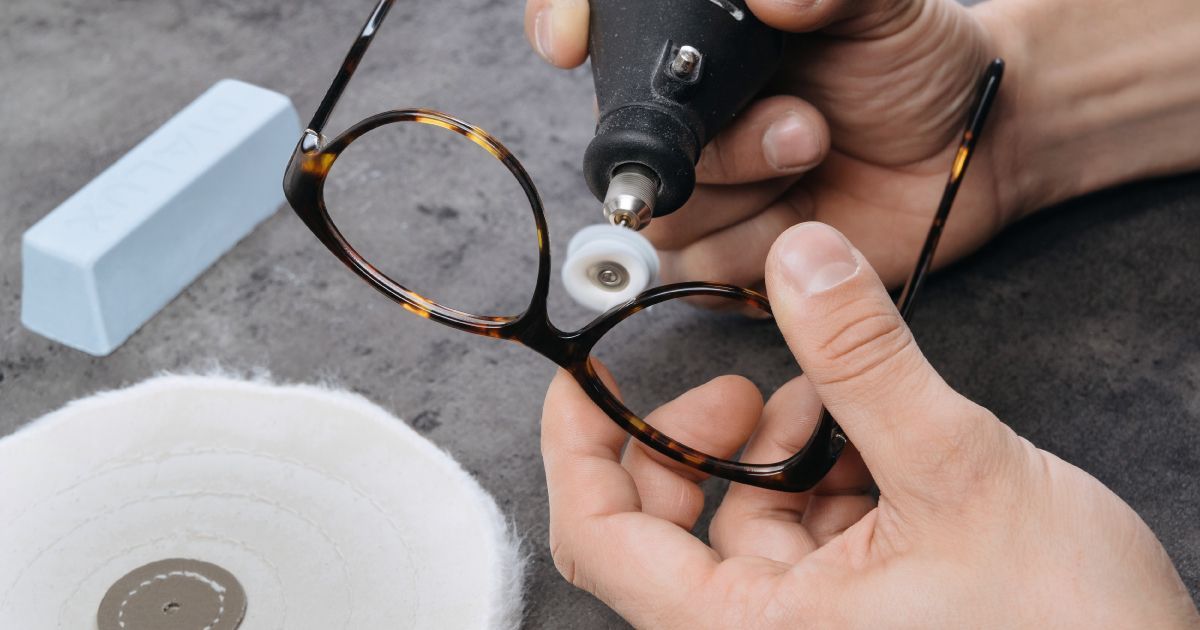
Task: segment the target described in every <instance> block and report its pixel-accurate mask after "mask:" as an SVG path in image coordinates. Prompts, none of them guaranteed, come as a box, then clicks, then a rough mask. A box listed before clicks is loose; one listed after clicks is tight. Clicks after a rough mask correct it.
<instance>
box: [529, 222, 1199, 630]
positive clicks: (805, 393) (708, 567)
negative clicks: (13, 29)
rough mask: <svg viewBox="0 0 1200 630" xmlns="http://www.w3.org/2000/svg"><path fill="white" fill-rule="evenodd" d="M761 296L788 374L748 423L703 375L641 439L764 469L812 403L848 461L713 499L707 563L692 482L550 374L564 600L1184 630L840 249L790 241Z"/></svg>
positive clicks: (1186, 612)
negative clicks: (657, 433)
mask: <svg viewBox="0 0 1200 630" xmlns="http://www.w3.org/2000/svg"><path fill="white" fill-rule="evenodd" d="M766 278H767V284H768V285H769V288H770V289H771V291H772V303H773V306H774V311H775V315H776V318H777V322H778V324H779V326H780V329H781V330H782V332H783V334H784V336H785V338H786V339H787V342H788V345H789V347H790V348H791V350H792V352H793V353H794V354H795V355H796V358H797V360H798V361H799V363H800V365H801V367H802V368H803V369H804V371H805V376H803V377H800V378H798V379H796V380H794V381H791V382H790V383H788V384H786V385H784V386H783V387H782V388H781V389H780V390H779V391H778V392H776V393H775V394H774V395H773V396H772V397H771V399H770V400H769V401H768V402H767V403H766V404H765V405H763V404H762V401H761V398H760V397H759V396H758V393H757V391H756V390H755V389H754V388H753V386H752V385H750V384H749V383H748V382H746V381H745V380H744V379H740V378H736V377H723V378H720V379H717V380H714V381H712V382H710V383H708V384H706V385H703V386H701V387H698V388H696V389H694V390H692V391H690V392H688V393H686V394H684V395H683V396H681V397H680V398H678V399H676V400H675V401H673V402H672V403H669V404H668V405H666V406H664V407H662V408H660V409H659V410H658V411H656V412H655V417H653V418H652V419H651V422H652V423H653V424H654V426H655V427H658V428H660V429H663V430H665V431H666V432H667V433H668V434H671V435H672V436H673V437H676V438H677V439H680V440H681V441H683V442H685V443H688V444H689V445H691V446H694V447H697V448H700V449H702V450H704V451H706V452H710V453H713V454H717V455H722V454H724V455H730V454H732V453H734V452H736V451H737V450H738V449H739V448H741V447H742V446H743V445H745V448H746V449H747V453H746V457H747V458H750V459H754V460H755V461H768V460H775V459H783V458H785V457H787V456H789V455H791V454H793V453H794V452H795V451H797V450H798V449H799V447H800V446H801V445H803V444H804V443H805V441H806V439H807V436H808V433H809V432H811V430H812V428H813V426H814V425H815V422H816V419H817V413H818V411H819V409H820V403H821V402H823V403H824V404H825V405H826V406H827V407H828V409H829V410H830V412H831V413H832V414H833V416H834V417H835V418H837V419H838V421H839V423H840V424H841V426H842V428H843V429H844V430H845V432H846V434H847V435H848V436H849V437H850V439H851V441H852V443H853V445H854V446H853V447H847V451H846V452H845V453H844V454H843V456H842V458H841V460H840V461H839V462H838V464H837V466H836V467H835V468H834V469H833V471H832V472H831V473H830V475H829V476H827V477H826V478H825V479H824V480H823V481H822V482H821V484H820V485H818V486H817V487H816V488H814V489H813V490H812V491H811V492H808V493H802V494H787V493H779V492H773V491H769V490H762V489H759V488H754V487H750V486H742V485H736V484H735V485H732V486H731V487H730V488H729V490H728V492H727V493H726V495H725V497H724V500H723V502H722V503H721V505H720V507H719V508H718V510H717V512H716V514H715V516H714V517H713V520H712V523H711V525H710V527H709V539H710V541H711V546H710V545H706V544H704V543H703V542H701V541H700V540H699V539H697V538H696V537H695V536H693V535H692V534H691V532H690V530H691V529H692V528H693V527H694V526H695V523H696V520H697V518H698V516H699V514H700V511H701V509H702V507H703V504H704V498H703V494H702V492H701V490H700V488H699V486H698V483H699V482H700V481H701V480H702V476H701V475H700V474H699V473H697V472H696V471H694V470H692V469H690V468H686V467H683V466H681V465H679V464H677V463H675V462H673V461H671V460H668V459H666V458H663V457H661V456H660V455H658V454H657V453H655V452H654V451H652V450H650V449H648V448H645V447H643V446H642V445H641V444H640V443H637V442H632V443H628V444H627V436H626V434H625V433H624V431H622V430H621V429H620V428H619V427H618V426H617V425H615V424H614V423H613V422H612V421H611V420H609V419H608V417H607V416H606V415H605V414H604V413H603V412H602V411H600V410H599V409H598V408H596V407H595V406H594V405H593V404H592V403H591V402H590V401H589V399H588V397H587V396H586V395H585V394H584V392H583V391H582V390H580V389H579V387H578V386H577V385H576V384H575V382H574V381H573V380H571V378H570V377H569V376H568V375H566V374H565V373H560V374H559V375H558V377H557V378H556V379H555V381H554V382H553V383H552V384H551V386H550V390H549V392H548V394H547V398H546V404H545V412H544V417H543V429H542V452H543V456H544V459H545V465H546V476H547V482H548V486H549V494H550V519H551V523H550V544H551V550H552V553H553V556H554V561H555V564H556V566H558V568H559V570H560V571H561V572H562V573H563V575H564V576H566V577H567V579H569V580H570V581H571V582H572V583H573V584H575V585H576V586H579V587H581V588H584V589H586V590H588V591H590V592H592V593H593V594H595V595H596V596H597V597H599V598H600V599H602V600H603V601H604V602H605V603H607V604H608V605H609V606H611V607H613V608H614V609H615V610H616V611H617V612H619V613H620V614H621V615H623V616H624V617H625V618H626V619H628V620H629V621H630V622H631V623H632V624H634V625H635V626H639V627H654V628H691V627H721V628H769V627H779V628H795V627H839V628H841V627H870V628H878V627H921V628H927V627H1006V628H1007V627H1039V628H1042V627H1081V628H1083V627H1086V628H1133V627H1153V628H1182V627H1197V626H1200V616H1197V613H1196V608H1195V605H1194V604H1193V602H1192V600H1191V598H1190V596H1189V594H1188V592H1187V590H1186V589H1185V588H1184V586H1183V584H1182V583H1181V581H1180V579H1179V576H1178V574H1177V573H1176V572H1175V570H1174V568H1173V567H1172V565H1171V561H1170V559H1169V558H1168V557H1167V555H1166V553H1165V551H1164V550H1163V548H1162V546H1161V545H1160V544H1159V542H1158V541H1157V539H1156V538H1155V537H1154V534H1153V533H1152V532H1151V531H1150V529H1149V528H1148V527H1147V526H1146V524H1145V523H1144V522H1142V520H1141V519H1140V518H1139V517H1138V516H1137V514H1136V513H1134V512H1133V510H1131V509H1130V508H1129V506H1128V505H1126V504H1125V503H1124V502H1123V501H1121V499H1120V498H1118V497H1117V496H1116V495H1114V494H1113V493H1112V492H1111V491H1109V490H1108V489H1107V488H1105V487H1104V486H1103V485H1102V484H1101V483H1100V482H1098V481H1097V480H1096V479H1094V478H1093V477H1091V476H1089V475H1088V474H1087V473H1085V472H1083V471H1082V470H1079V469H1078V468H1075V467H1074V466H1072V465H1070V464H1068V463H1067V462H1064V461H1062V460H1060V459H1058V458H1057V457H1055V456H1054V455H1051V454H1049V453H1046V452H1044V451H1041V450H1038V449H1037V448H1036V447H1034V446H1033V445H1032V444H1030V443H1029V442H1027V441H1025V440H1024V439H1022V438H1020V437H1018V436H1017V435H1015V434H1014V433H1013V432H1012V431H1011V430H1010V429H1009V428H1008V427H1007V426H1006V425H1004V424H1003V423H1001V422H1000V421H999V420H998V419H996V418H995V417H994V416H993V415H992V414H991V413H989V412H988V411H987V410H985V409H983V408H981V407H979V406H977V405H975V404H974V403H972V402H970V401H968V400H966V399H965V398H963V397H962V396H961V395H959V394H957V393H956V392H954V391H953V390H952V389H950V388H949V386H948V385H947V384H946V383H945V382H944V381H943V380H942V379H941V378H940V377H939V376H938V374H937V373H936V372H935V371H934V370H933V368H932V367H931V366H930V365H929V363H928V362H927V361H926V360H925V358H924V357H923V356H922V355H921V352H920V350H919V349H918V348H917V346H916V344H915V343H914V341H913V338H912V335H911V334H910V332H909V331H908V329H907V327H906V326H905V324H904V322H903V320H902V319H901V318H900V316H899V314H898V313H897V312H896V310H895V308H894V307H893V305H892V303H891V300H890V299H889V297H888V295H887V293H886V291H885V290H884V287H883V285H882V284H881V283H880V281H879V278H878V276H877V275H876V273H875V272H874V271H873V270H872V268H871V267H870V265H868V264H867V262H866V260H865V259H864V256H863V253H862V252H859V251H858V250H856V249H854V248H853V247H851V246H850V245H849V244H848V243H847V242H846V241H845V239H844V238H843V237H842V236H841V235H839V234H838V233H836V232H835V231H834V230H832V229H830V228H828V227H826V226H823V225H820V224H816V223H806V224H803V225H800V226H797V227H794V228H792V229H790V230H789V231H788V232H787V233H785V234H784V235H783V236H782V237H781V238H780V239H779V242H778V243H777V244H776V245H775V246H774V248H773V249H772V250H771V253H770V256H769V259H768V261H767V267H766ZM701 420H705V421H707V420H711V421H712V422H698V421H701ZM717 420H719V423H718V422H717ZM872 483H874V484H875V485H876V486H877V487H878V489H879V499H878V502H877V503H876V501H875V500H874V499H873V498H872V496H871V494H869V489H870V488H871V487H872Z"/></svg>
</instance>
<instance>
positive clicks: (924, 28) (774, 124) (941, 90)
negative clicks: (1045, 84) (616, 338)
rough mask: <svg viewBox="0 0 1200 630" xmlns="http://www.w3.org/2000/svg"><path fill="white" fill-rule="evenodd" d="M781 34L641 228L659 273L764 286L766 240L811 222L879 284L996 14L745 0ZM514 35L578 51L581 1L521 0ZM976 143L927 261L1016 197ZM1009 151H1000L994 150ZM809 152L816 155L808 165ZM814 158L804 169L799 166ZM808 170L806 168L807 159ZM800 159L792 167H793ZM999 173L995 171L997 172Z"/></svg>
mask: <svg viewBox="0 0 1200 630" xmlns="http://www.w3.org/2000/svg"><path fill="white" fill-rule="evenodd" d="M747 4H748V5H749V7H750V9H751V10H752V11H753V12H754V13H755V15H757V16H758V17H759V18H760V19H761V20H762V21H764V22H766V23H767V24H769V25H771V26H773V27H775V28H779V29H782V30H786V31H792V32H796V33H806V34H803V35H796V36H794V37H793V38H792V40H791V41H789V55H788V58H787V59H785V60H784V63H783V65H782V67H781V70H780V72H779V75H778V76H777V77H776V80H775V81H774V85H773V86H772V88H773V89H774V90H777V91H779V92H780V93H778V94H776V95H773V96H767V97H764V98H761V99H760V100H758V101H756V102H754V103H752V104H751V105H750V106H749V107H748V108H747V109H746V111H744V112H743V113H741V114H740V115H739V116H738V117H737V118H736V119H735V120H734V122H733V123H732V124H731V125H730V126H729V127H728V128H726V129H725V130H724V131H723V132H722V133H721V134H719V135H718V136H717V137H716V138H715V139H714V140H713V142H712V143H710V144H709V145H708V147H706V148H705V150H704V151H703V153H702V155H701V158H700V162H699V164H698V165H697V180H698V185H697V187H696V191H695V194H694V195H693V196H692V198H691V200H689V201H688V203H687V204H686V205H685V206H684V207H683V208H681V209H680V210H679V211H677V212H676V213H674V214H673V215H670V216H668V217H664V218H659V219H656V220H655V221H654V222H653V223H651V224H650V226H649V227H648V228H647V229H646V231H645V234H646V236H647V237H649V238H650V240H651V241H652V242H653V243H654V244H655V246H656V247H658V248H659V249H660V250H662V263H663V269H662V277H663V280H664V281H665V282H677V281H685V280H704V281H715V282H726V283H730V284H735V285H739V286H746V287H752V288H760V289H761V288H763V268H764V262H765V260H766V256H767V252H768V250H769V249H770V247H771V244H772V243H773V242H774V241H775V239H776V238H777V237H778V236H779V235H780V234H782V233H783V232H784V231H785V230H786V229H787V228H788V227H790V226H791V225H793V224H796V223H800V222H803V221H809V220H817V221H821V222H824V223H827V224H829V225H832V226H834V227H836V228H837V229H839V230H840V231H841V232H843V233H844V234H845V235H846V236H847V237H848V238H849V239H850V240H851V242H853V243H854V244H855V245H857V246H858V247H859V248H860V249H861V250H862V252H863V253H864V254H865V255H866V257H867V259H868V260H869V261H870V262H871V264H872V266H873V267H874V268H875V269H876V270H877V271H878V273H879V275H880V277H881V278H882V279H883V281H884V283H885V284H886V285H888V286H889V287H895V286H897V285H898V284H900V283H901V282H902V281H903V280H904V278H905V277H906V275H907V274H908V273H909V271H911V269H912V266H913V264H914V263H915V260H916V255H917V252H918V251H919V249H920V246H921V243H922V242H923V240H924V238H925V235H926V232H927V231H928V229H929V223H930V220H931V218H932V216H933V213H934V210H935V208H936V206H937V202H938V198H939V194H940V193H941V190H942V188H943V186H944V185H945V182H946V177H947V174H948V173H949V171H950V166H951V162H952V160H953V152H954V150H955V148H956V146H957V141H958V135H959V133H960V132H961V130H962V127H963V124H964V117H965V115H966V109H967V108H968V107H969V106H970V101H971V98H972V96H973V94H974V90H975V87H976V84H977V81H978V79H979V77H980V74H981V73H982V71H983V69H984V67H985V65H986V62H987V61H988V60H989V59H991V58H992V57H994V56H997V55H998V53H999V46H998V45H997V43H996V37H995V35H996V34H997V32H1000V31H1002V30H1003V26H1004V24H1005V22H1004V21H1003V20H1002V19H1000V18H999V17H998V16H997V15H996V12H995V11H989V10H988V8H987V7H986V6H985V7H977V8H975V9H966V8H964V7H963V6H961V5H959V4H957V3H956V2H954V1H953V0H824V1H822V2H814V1H798V0H748V2H747ZM525 25H526V33H527V35H528V36H529V39H530V41H531V42H532V43H533V45H534V47H535V49H537V50H538V51H539V53H540V54H541V55H542V56H543V57H545V58H546V59H547V60H548V61H550V63H553V64H554V65H556V66H560V67H564V68H567V67H573V66H577V65H579V64H581V63H583V61H584V59H585V58H586V56H587V35H588V3H587V0H527V6H526V21H525ZM1012 66H1013V64H1012V63H1011V60H1010V64H1009V67H1010V72H1009V75H1010V76H1009V78H1008V79H1007V80H1006V85H1005V88H1004V89H1002V90H1001V97H1000V98H1001V100H1000V102H999V103H998V105H997V107H998V111H997V113H996V114H995V115H993V119H992V125H991V126H992V127H993V129H991V130H989V132H988V138H991V139H992V141H991V142H988V140H987V138H985V140H984V143H983V144H982V145H981V147H980V150H979V152H978V153H977V154H976V157H975V158H974V161H973V162H972V169H971V174H970V176H969V177H968V178H967V180H966V182H965V184H964V187H963V189H962V191H961V193H960V194H959V197H958V201H957V203H956V208H955V212H954V214H953V218H952V219H951V220H950V222H949V223H948V225H947V227H946V232H945V234H944V236H943V238H942V242H941V246H940V248H939V250H938V256H937V260H936V261H935V264H936V265H944V264H946V263H948V262H950V261H952V260H954V259H957V258H960V257H962V256H964V255H966V254H967V253H969V252H971V251H972V250H974V249H976V248H978V247H979V246H980V245H982V244H983V243H984V242H985V241H987V240H988V239H989V238H991V237H992V236H993V235H994V234H995V233H997V232H998V231H999V230H1000V229H1001V228H1003V227H1004V226H1005V225H1007V224H1008V223H1009V222H1011V221H1013V220H1014V219H1016V218H1018V215H1019V214H1020V212H1021V211H1022V209H1023V208H1025V207H1028V206H1029V205H1030V201H1029V199H1028V198H1026V197H1025V196H1024V193H1025V191H1022V190H1020V189H1019V186H1016V185H1013V183H1012V182H1013V181H1014V180H1013V178H1012V177H1011V172H1010V171H1012V166H1011V165H1009V164H1007V163H1005V160H1001V159H998V158H997V156H998V155H1005V156H1007V155H1012V154H1013V153H1012V152H1005V153H1000V152H993V151H992V149H991V147H993V146H998V145H999V144H1001V143H1004V144H1005V146H1006V147H1007V146H1008V143H1010V142H1011V134H1009V133H1007V132H1006V131H1005V130H1003V129H998V128H996V127H999V126H1001V125H1006V124H1008V123H1007V119H1009V118H1010V116H1008V115H1006V114H1005V113H1004V110H1005V108H1006V107H1008V105H1007V104H1006V102H1007V101H1006V96H1005V94H1006V93H1009V94H1015V93H1016V92H1017V91H1018V86H1017V85H1016V84H1015V82H1014V77H1013V76H1012V75H1013V72H1012V70H1011V69H1012ZM1008 159H1011V158H1008ZM818 165H819V168H818ZM814 169H815V170H814ZM809 171H811V172H809ZM806 173H807V174H806ZM1002 184H1003V185H1002Z"/></svg>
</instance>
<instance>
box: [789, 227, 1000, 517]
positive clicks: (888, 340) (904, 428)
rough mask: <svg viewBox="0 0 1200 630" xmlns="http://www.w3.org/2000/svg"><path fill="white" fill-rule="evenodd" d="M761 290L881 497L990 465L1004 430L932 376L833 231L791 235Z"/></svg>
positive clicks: (887, 302) (960, 478) (947, 481)
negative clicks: (767, 292) (768, 295)
mask: <svg viewBox="0 0 1200 630" xmlns="http://www.w3.org/2000/svg"><path fill="white" fill-rule="evenodd" d="M767 286H768V288H769V291H770V295H771V302H772V306H773V310H774V313H775V317H776V320H777V322H778V324H779V327H780V330H781V331H782V332H783V335H784V338H785V339H786V340H787V342H788V346H789V347H790V348H791V350H792V352H793V353H794V354H795V355H796V358H797V360H798V361H799V362H800V365H801V367H802V368H803V369H804V372H805V374H806V375H807V376H808V378H809V380H810V381H812V383H813V385H814V386H815V388H816V391H817V393H818V394H819V395H820V397H821V400H822V401H823V402H824V404H825V406H826V407H827V408H828V409H829V411H830V412H831V413H832V414H833V417H834V418H836V419H837V421H838V422H839V423H840V424H841V426H842V428H843V429H845V431H846V433H847V435H848V436H849V437H850V439H851V441H853V442H854V444H855V445H856V446H857V447H858V449H859V451H860V452H861V454H862V457H863V460H864V461H865V462H866V464H867V466H868V468H870V470H871V473H872V474H873V475H874V478H875V481H876V482H877V483H878V485H879V488H880V491H881V492H882V493H883V494H884V495H889V494H890V495H893V496H896V497H920V498H930V497H931V496H932V495H936V494H938V493H939V492H940V491H942V490H948V489H951V488H956V487H958V486H956V485H955V484H960V483H961V482H968V483H969V482H971V481H973V480H974V481H977V480H978V479H977V476H976V475H977V473H978V472H979V471H980V470H983V469H986V467H987V466H989V465H990V464H992V463H994V462H995V461H996V460H995V455H996V454H997V453H999V450H1000V449H999V444H1000V435H1001V427H1002V425H1000V423H999V422H998V421H997V420H996V419H995V418H994V417H993V416H991V414H988V413H987V412H986V411H984V410H982V409H980V408H979V407H978V406H976V405H974V404H973V403H971V402H970V401H968V400H966V399H965V398H963V397H962V396H960V395H958V394H957V393H956V392H955V391H954V390H952V389H951V388H950V387H949V386H948V385H946V383H945V382H944V381H943V380H942V379H941V377H940V376H939V375H938V374H937V372H936V371H934V369H933V367H932V366H930V365H929V363H928V361H926V360H925V357H924V356H923V355H922V354H921V351H920V349H919V348H917V346H916V344H915V343H914V341H913V338H912V334H911V333H910V332H909V330H908V326H907V325H906V324H905V323H904V321H903V320H902V319H901V318H900V314H899V313H897V312H896V308H895V307H894V306H893V305H892V301H891V298H890V297H889V296H888V294H887V291H886V290H884V288H883V285H882V284H881V283H880V282H879V278H878V276H876V275H875V272H874V271H873V270H872V269H871V267H870V265H868V264H867V262H866V261H865V259H864V258H863V257H862V254H861V253H859V252H858V251H857V250H856V249H854V248H853V247H852V246H851V245H850V244H849V242H847V241H846V240H845V238H844V237H843V236H842V235H841V234H840V233H838V232H837V231H836V230H834V229H833V228H830V227H829V226H827V225H824V224H821V223H804V224H801V225H798V226H796V227H793V228H791V229H790V230H788V231H787V232H786V233H785V234H784V235H783V236H781V237H780V238H779V240H778V242H776V244H775V247H774V248H773V249H772V251H771V254H770V256H769V258H768V260H767Z"/></svg>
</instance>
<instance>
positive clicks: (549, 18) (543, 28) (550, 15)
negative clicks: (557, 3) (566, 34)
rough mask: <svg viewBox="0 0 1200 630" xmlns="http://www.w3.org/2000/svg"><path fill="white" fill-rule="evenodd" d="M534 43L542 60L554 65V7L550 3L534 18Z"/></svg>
mask: <svg viewBox="0 0 1200 630" xmlns="http://www.w3.org/2000/svg"><path fill="white" fill-rule="evenodd" d="M533 43H534V45H535V46H537V52H538V54H539V55H541V56H542V59H545V60H546V61H549V62H550V63H554V60H553V59H552V58H551V57H550V55H552V54H553V53H554V48H553V47H554V7H553V5H551V4H550V3H547V4H546V6H544V7H542V9H541V10H540V11H538V13H537V15H536V16H534V18H533Z"/></svg>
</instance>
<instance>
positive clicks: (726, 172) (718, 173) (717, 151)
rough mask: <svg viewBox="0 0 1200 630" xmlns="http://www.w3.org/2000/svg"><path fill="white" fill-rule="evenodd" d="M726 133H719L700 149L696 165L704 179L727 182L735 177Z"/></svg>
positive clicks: (699, 174) (698, 172) (698, 174)
mask: <svg viewBox="0 0 1200 630" xmlns="http://www.w3.org/2000/svg"><path fill="white" fill-rule="evenodd" d="M729 157H730V156H729V155H728V151H727V150H726V142H725V136H724V134H717V135H716V137H714V138H713V139H712V140H711V141H710V142H709V143H708V146H706V147H704V149H703V150H702V151H700V160H699V162H698V163H697V165H696V171H697V176H699V177H702V178H703V180H704V181H712V182H725V181H728V180H729V179H731V178H732V177H733V173H734V171H733V168H732V166H731V165H730V163H729Z"/></svg>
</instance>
